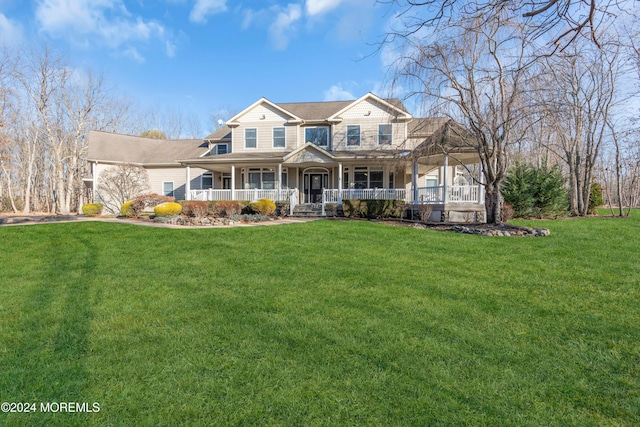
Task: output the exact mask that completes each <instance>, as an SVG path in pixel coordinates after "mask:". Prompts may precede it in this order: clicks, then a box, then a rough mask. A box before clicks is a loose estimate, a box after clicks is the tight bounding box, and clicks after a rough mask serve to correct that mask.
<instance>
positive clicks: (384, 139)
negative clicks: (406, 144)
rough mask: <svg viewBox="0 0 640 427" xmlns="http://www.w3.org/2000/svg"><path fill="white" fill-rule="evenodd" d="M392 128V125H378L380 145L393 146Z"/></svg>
mask: <svg viewBox="0 0 640 427" xmlns="http://www.w3.org/2000/svg"><path fill="white" fill-rule="evenodd" d="M392 128H393V127H392V126H391V125H390V124H385V125H378V144H379V145H391V137H392Z"/></svg>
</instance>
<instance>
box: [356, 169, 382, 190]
mask: <svg viewBox="0 0 640 427" xmlns="http://www.w3.org/2000/svg"><path fill="white" fill-rule="evenodd" d="M353 186H354V188H384V172H383V171H382V169H380V168H368V167H366V166H362V167H357V168H355V169H354V170H353Z"/></svg>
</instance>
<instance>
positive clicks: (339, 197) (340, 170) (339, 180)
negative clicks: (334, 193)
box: [338, 163, 342, 203]
mask: <svg viewBox="0 0 640 427" xmlns="http://www.w3.org/2000/svg"><path fill="white" fill-rule="evenodd" d="M338 203H342V163H338Z"/></svg>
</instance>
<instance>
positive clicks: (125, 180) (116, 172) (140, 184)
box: [97, 164, 149, 214]
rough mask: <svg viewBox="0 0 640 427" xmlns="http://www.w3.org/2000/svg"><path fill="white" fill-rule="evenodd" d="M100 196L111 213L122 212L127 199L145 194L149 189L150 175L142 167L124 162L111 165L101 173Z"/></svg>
mask: <svg viewBox="0 0 640 427" xmlns="http://www.w3.org/2000/svg"><path fill="white" fill-rule="evenodd" d="M98 182H99V184H98V189H97V190H98V198H99V199H100V202H101V203H103V204H104V206H105V208H106V210H107V211H109V212H111V213H114V214H115V213H118V212H120V207H121V206H122V204H123V203H124V202H126V201H127V200H131V199H133V198H134V197H136V196H139V195H141V194H144V193H145V192H147V191H148V189H149V176H148V174H147V171H146V170H145V169H144V168H143V167H141V166H136V165H131V164H123V165H118V166H113V167H110V168H109V169H106V170H105V171H103V172H102V173H101V174H100V179H99V180H98Z"/></svg>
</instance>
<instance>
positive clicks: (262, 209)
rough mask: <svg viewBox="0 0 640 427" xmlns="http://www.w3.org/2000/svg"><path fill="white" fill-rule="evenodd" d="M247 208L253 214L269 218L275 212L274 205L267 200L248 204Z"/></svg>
mask: <svg viewBox="0 0 640 427" xmlns="http://www.w3.org/2000/svg"><path fill="white" fill-rule="evenodd" d="M249 208H250V209H251V211H252V213H254V214H258V215H263V216H269V215H273V213H274V212H275V211H276V204H275V203H274V202H273V201H272V200H269V199H260V200H258V201H257V202H251V203H249Z"/></svg>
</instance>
